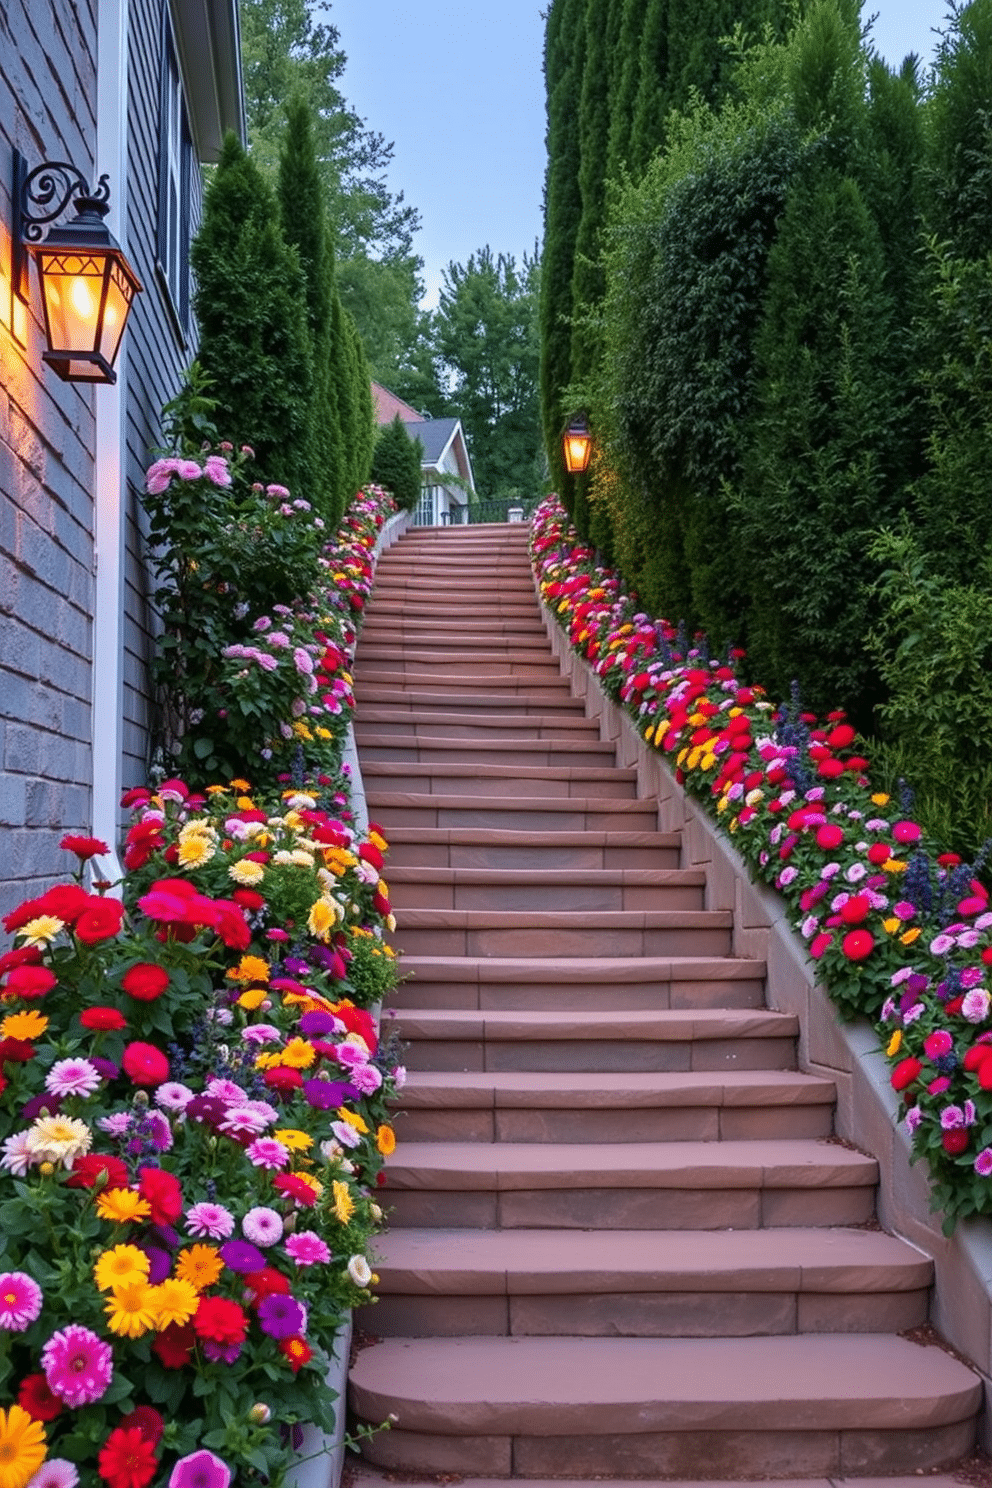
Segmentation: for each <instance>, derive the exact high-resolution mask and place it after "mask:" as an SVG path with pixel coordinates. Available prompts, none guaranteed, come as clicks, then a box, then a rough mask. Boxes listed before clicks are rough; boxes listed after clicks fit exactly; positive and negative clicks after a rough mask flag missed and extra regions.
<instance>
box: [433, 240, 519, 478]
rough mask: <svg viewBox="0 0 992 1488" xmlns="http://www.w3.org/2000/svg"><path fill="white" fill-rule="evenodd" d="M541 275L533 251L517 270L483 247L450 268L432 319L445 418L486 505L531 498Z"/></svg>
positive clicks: (503, 257) (508, 260)
mask: <svg viewBox="0 0 992 1488" xmlns="http://www.w3.org/2000/svg"><path fill="white" fill-rule="evenodd" d="M540 278H541V269H540V266H539V263H538V259H537V255H536V252H535V254H534V255H533V256H528V255H527V254H526V253H525V254H524V256H523V261H522V263H521V264H520V266H519V268H518V266H517V263H516V260H515V259H514V258H513V257H512V256H511V255H509V254H505V253H500V254H498V255H494V254H493V252H492V250H491V249H490V248H489V247H488V245H487V246H486V247H485V248H481V249H479V251H478V252H477V253H473V254H470V256H469V260H468V263H466V264H457V263H451V264H449V265H448V267H447V269H446V270H445V273H444V284H443V287H442V290H441V297H440V303H439V305H438V309H437V311H436V313H435V315H434V317H433V334H434V345H435V348H436V355H437V360H438V364H439V367H440V370H441V377H442V380H443V381H445V382H446V383H447V384H448V386H449V388H450V391H449V393H448V397H447V404H446V410H445V411H446V412H451V413H456V414H457V415H458V416H459V417H460V418H461V421H462V424H463V426H464V429H465V437H466V440H467V442H468V446H469V453H470V454H471V457H472V467H473V473H474V476H475V484H476V487H477V489H478V491H479V494H480V495H481V496H482V497H483V498H484V499H486V500H495V499H498V498H499V497H501V496H503V495H506V494H507V493H510V492H512V493H520V492H522V493H525V494H527V495H530V494H531V493H532V492H533V490H534V488H535V485H536V483H537V481H536V467H537V464H538V461H539V454H540V446H541V434H540V425H539V421H538V404H537V394H538V336H537V314H538V300H539V294H540V288H539V285H540Z"/></svg>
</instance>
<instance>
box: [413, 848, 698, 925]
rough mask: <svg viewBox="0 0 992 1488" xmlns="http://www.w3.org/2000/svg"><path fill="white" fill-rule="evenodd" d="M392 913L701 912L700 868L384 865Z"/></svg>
mask: <svg viewBox="0 0 992 1488" xmlns="http://www.w3.org/2000/svg"><path fill="white" fill-rule="evenodd" d="M387 872H388V875H389V897H390V902H391V903H392V906H393V909H394V910H407V909H488V910H499V911H503V910H508V909H518V910H527V909H530V910H549V909H552V910H553V909H557V910H570V911H572V912H573V913H574V912H578V911H580V910H637V909H667V910H679V909H695V910H699V909H702V908H703V890H704V888H705V886H706V875H705V873H704V872H703V870H702V869H701V868H657V869H651V868H609V869H606V868H603V869H600V870H599V872H598V873H595V874H590V873H588V872H586V871H585V870H584V869H581V868H561V869H554V868H459V869H456V868H424V867H422V866H420V865H418V866H416V867H407V866H402V865H399V864H396V863H394V862H393V861H392V860H391V861H390V862H389V864H388V868H387Z"/></svg>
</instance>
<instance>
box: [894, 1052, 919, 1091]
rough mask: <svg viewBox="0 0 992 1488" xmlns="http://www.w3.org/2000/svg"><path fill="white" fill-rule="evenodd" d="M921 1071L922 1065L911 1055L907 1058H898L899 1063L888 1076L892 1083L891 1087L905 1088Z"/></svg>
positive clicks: (916, 1078) (896, 1088) (895, 1088)
mask: <svg viewBox="0 0 992 1488" xmlns="http://www.w3.org/2000/svg"><path fill="white" fill-rule="evenodd" d="M922 1071H923V1065H922V1064H921V1063H920V1061H919V1060H918V1059H914V1058H912V1057H910V1058H909V1059H900V1061H899V1063H898V1064H897V1065H896V1067H895V1069H894V1070H893V1071H892V1074H891V1075H890V1076H889V1081H890V1083H891V1085H892V1089H893V1090H905V1089H906V1087H907V1085H912V1083H913V1081H914V1080H918V1079H919V1077H920V1075H921V1073H922Z"/></svg>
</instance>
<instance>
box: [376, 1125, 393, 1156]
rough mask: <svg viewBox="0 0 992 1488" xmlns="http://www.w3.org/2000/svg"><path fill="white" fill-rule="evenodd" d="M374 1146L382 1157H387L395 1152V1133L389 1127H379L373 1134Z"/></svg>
mask: <svg viewBox="0 0 992 1488" xmlns="http://www.w3.org/2000/svg"><path fill="white" fill-rule="evenodd" d="M375 1145H376V1146H377V1147H378V1149H379V1151H380V1152H381V1153H382V1155H383V1157H388V1156H389V1154H390V1153H391V1152H395V1151H396V1133H395V1132H394V1131H393V1128H392V1127H391V1126H380V1128H379V1130H378V1131H377V1132H376V1134H375Z"/></svg>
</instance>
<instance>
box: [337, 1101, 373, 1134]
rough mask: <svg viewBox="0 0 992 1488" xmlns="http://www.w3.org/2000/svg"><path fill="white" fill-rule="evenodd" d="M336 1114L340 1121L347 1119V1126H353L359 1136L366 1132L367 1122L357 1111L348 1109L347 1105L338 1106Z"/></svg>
mask: <svg viewBox="0 0 992 1488" xmlns="http://www.w3.org/2000/svg"><path fill="white" fill-rule="evenodd" d="M338 1116H339V1117H340V1119H341V1120H342V1121H347V1123H348V1125H349V1126H353V1127H354V1128H355V1130H356V1131H357V1132H358V1134H359V1135H360V1136H362V1137H364V1136H365V1134H366V1133H367V1131H368V1124H367V1123H366V1121H365V1120H364V1118H363V1117H361V1116H359V1114H358V1112H357V1111H349V1110H348V1107H347V1106H339V1107H338Z"/></svg>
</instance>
